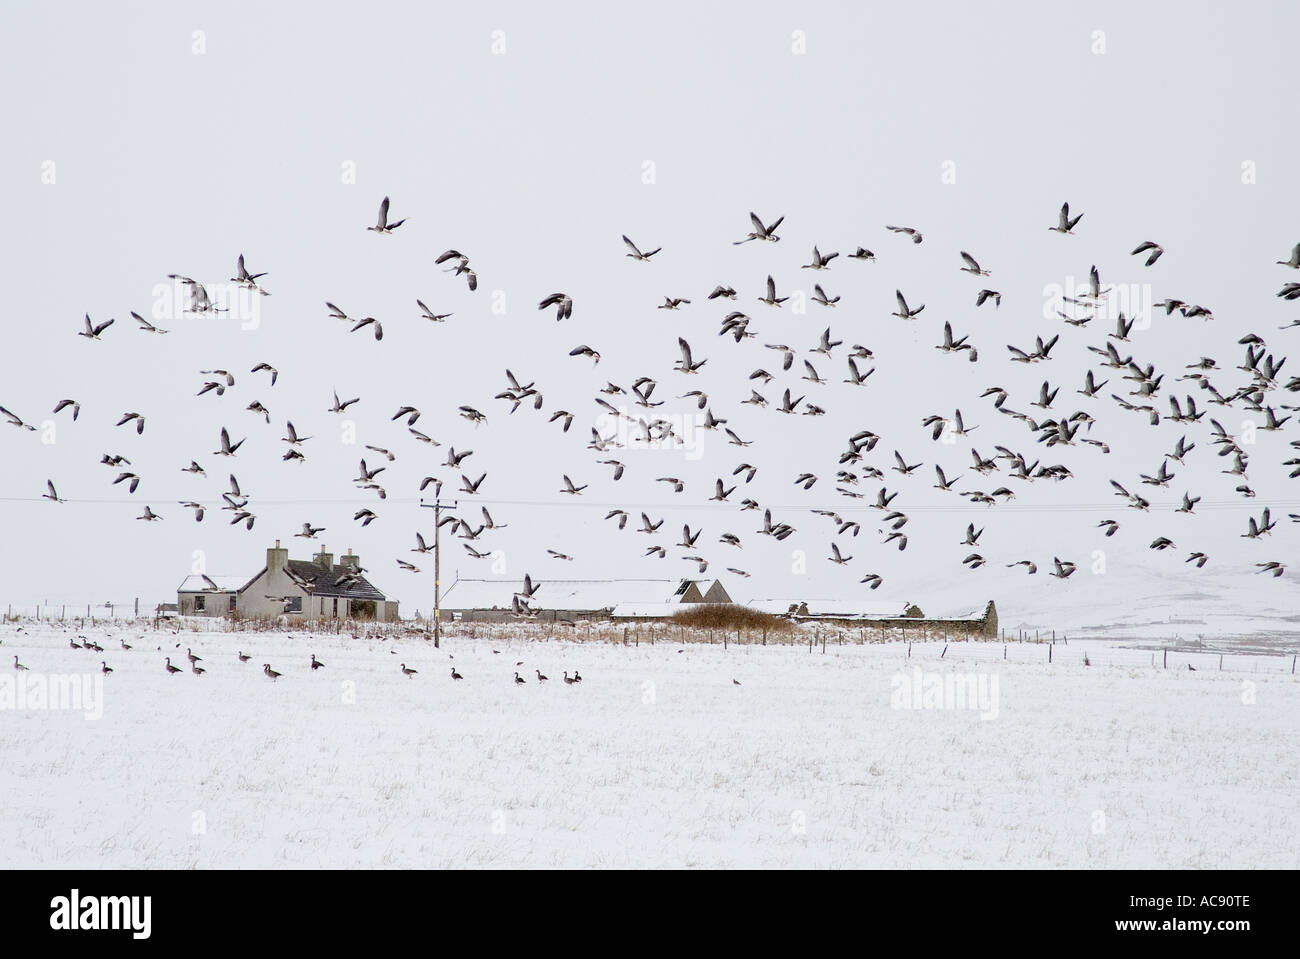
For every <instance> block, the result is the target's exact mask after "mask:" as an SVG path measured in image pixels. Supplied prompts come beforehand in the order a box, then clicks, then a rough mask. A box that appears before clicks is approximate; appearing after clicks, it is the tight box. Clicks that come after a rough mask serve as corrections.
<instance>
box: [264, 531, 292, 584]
mask: <svg viewBox="0 0 1300 959" xmlns="http://www.w3.org/2000/svg"><path fill="white" fill-rule="evenodd" d="M288 564H289V551H288V550H287V549H281V548H280V541H279V540H278V539H277V540H276V541H275V546H273V547H272V548H271V549H268V550H267V551H266V573H267V575H268V576H273V575H275V574H276V573H282V572H284V568H285V567H286V566H287V565H288Z"/></svg>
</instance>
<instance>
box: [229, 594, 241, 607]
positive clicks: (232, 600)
mask: <svg viewBox="0 0 1300 959" xmlns="http://www.w3.org/2000/svg"><path fill="white" fill-rule="evenodd" d="M238 599H239V594H238V593H231V594H230V608H231V609H234V608H235V603H236V602H237V601H238Z"/></svg>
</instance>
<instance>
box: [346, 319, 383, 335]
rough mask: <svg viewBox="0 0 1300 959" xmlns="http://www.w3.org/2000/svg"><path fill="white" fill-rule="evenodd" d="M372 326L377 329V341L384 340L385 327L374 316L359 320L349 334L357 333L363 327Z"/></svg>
mask: <svg viewBox="0 0 1300 959" xmlns="http://www.w3.org/2000/svg"><path fill="white" fill-rule="evenodd" d="M372 324H373V325H374V327H375V339H376V340H382V339H383V338H384V327H383V325H382V324H381V323H380V322H379V321H378V320H376V319H375V318H374V317H373V316H367V317H366V318H365V319H363V320H358V321H357V322H356V325H355V326H353V327H352V329H351V330H349V331H348V332H349V333H355V332H356V331H357V330H359V329H361V328H362V327H365V326H370V325H372Z"/></svg>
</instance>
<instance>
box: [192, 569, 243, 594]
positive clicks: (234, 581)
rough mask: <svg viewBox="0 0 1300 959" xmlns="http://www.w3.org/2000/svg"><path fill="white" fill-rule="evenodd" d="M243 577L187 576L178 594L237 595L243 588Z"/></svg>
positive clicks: (201, 574)
mask: <svg viewBox="0 0 1300 959" xmlns="http://www.w3.org/2000/svg"><path fill="white" fill-rule="evenodd" d="M244 583H245V580H244V578H243V577H242V576H209V575H206V574H203V573H198V574H193V575H190V576H186V577H185V580H184V581H183V582H182V583H181V585H180V586H179V587H178V588H177V590H176V592H178V593H237V592H239V590H240V589H241V588H242V587H243V585H244Z"/></svg>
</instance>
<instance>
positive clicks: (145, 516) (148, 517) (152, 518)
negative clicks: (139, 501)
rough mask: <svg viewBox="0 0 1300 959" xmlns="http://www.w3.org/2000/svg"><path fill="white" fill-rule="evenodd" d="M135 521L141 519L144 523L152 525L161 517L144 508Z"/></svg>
mask: <svg viewBox="0 0 1300 959" xmlns="http://www.w3.org/2000/svg"><path fill="white" fill-rule="evenodd" d="M136 519H142V520H145V521H146V522H150V523H152V522H156V521H157V520H160V519H162V517H161V516H159V515H158V514H157V513H155V512H154V511H153V510H151V509H150V508H149V507H148V506H146V507H145V508H144V512H143V513H141V514H140V515H139V516H137V517H136Z"/></svg>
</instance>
